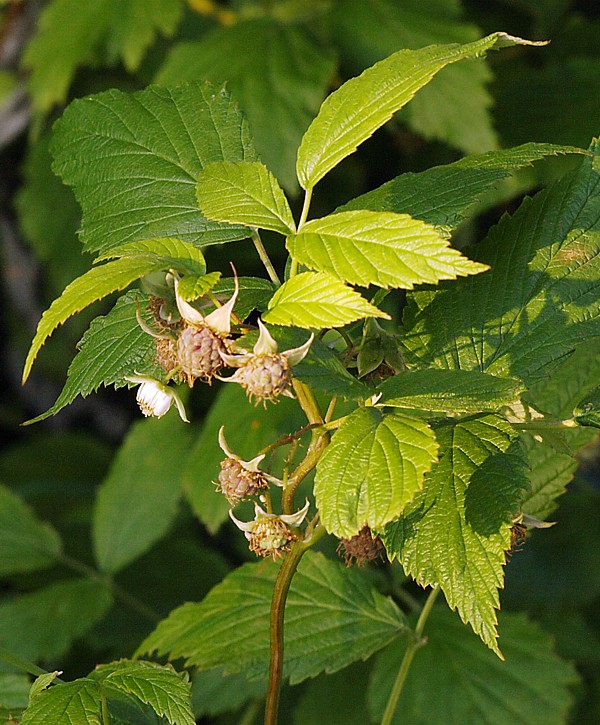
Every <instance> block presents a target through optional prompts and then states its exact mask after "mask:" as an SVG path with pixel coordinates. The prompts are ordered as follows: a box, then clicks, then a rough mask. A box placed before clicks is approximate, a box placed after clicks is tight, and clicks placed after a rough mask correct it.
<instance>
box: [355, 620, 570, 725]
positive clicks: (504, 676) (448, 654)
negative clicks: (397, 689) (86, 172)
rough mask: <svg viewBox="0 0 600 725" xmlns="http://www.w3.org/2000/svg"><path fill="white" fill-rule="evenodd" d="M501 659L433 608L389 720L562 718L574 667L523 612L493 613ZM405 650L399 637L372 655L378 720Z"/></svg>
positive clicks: (528, 721) (450, 723) (453, 722)
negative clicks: (423, 640)
mask: <svg viewBox="0 0 600 725" xmlns="http://www.w3.org/2000/svg"><path fill="white" fill-rule="evenodd" d="M499 620H500V621H499V627H500V633H501V639H500V641H501V644H502V650H503V652H504V654H505V655H506V661H505V662H501V661H500V660H498V658H497V657H494V655H493V654H492V653H491V652H490V651H489V650H486V649H485V648H484V647H482V646H481V642H479V640H478V639H477V638H476V637H475V636H474V635H473V634H472V632H470V631H469V630H468V629H466V628H465V627H464V625H463V624H462V623H461V622H460V620H459V619H458V617H456V616H455V615H453V614H452V613H451V612H449V611H448V609H447V608H446V607H434V609H433V611H432V612H431V614H430V616H429V619H428V620H427V626H426V629H425V634H426V635H427V644H426V646H425V647H423V648H422V649H420V650H419V651H418V653H417V655H416V657H415V659H414V661H413V663H412V666H411V668H410V672H409V674H408V677H407V679H406V682H405V685H404V688H403V690H402V694H401V696H400V700H399V701H398V705H397V707H396V712H395V714H394V717H393V718H392V720H391V722H392V723H393V725H400V724H401V723H402V724H403V725H404V723H407V722H410V723H411V725H463V724H464V723H481V724H482V725H484V724H485V725H513V723H514V722H515V713H518V718H519V722H522V723H524V725H538V723H544V724H546V723H547V724H548V725H561V724H562V723H564V722H565V718H566V716H567V710H568V708H569V705H570V704H571V694H570V691H569V688H570V686H571V685H572V684H574V683H575V682H576V681H577V674H576V671H575V668H574V667H573V666H572V665H571V664H569V663H567V662H564V661H563V660H561V659H559V658H558V657H557V655H556V654H555V653H554V651H553V647H552V640H551V637H550V636H549V635H548V634H547V633H546V632H544V631H543V630H542V629H541V628H540V626H539V625H538V624H536V623H534V622H531V621H528V620H527V619H526V618H525V617H524V616H523V615H515V614H505V613H501V614H500V615H499ZM403 655H404V647H403V645H402V643H399V646H398V645H393V646H391V647H388V648H387V649H386V650H385V651H384V652H382V653H381V655H380V656H379V657H378V658H377V661H376V664H375V669H374V671H373V676H372V679H371V682H370V684H369V702H370V710H371V717H372V718H374V719H375V720H379V719H380V718H381V715H382V714H383V711H384V708H385V704H386V701H387V698H388V696H389V694H390V692H391V689H392V685H393V682H394V678H395V676H396V673H397V672H398V670H399V668H400V662H401V660H402V657H403Z"/></svg>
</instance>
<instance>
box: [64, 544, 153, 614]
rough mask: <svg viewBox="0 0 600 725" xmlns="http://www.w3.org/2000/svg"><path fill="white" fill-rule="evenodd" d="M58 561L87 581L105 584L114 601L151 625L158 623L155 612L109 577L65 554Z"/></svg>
mask: <svg viewBox="0 0 600 725" xmlns="http://www.w3.org/2000/svg"><path fill="white" fill-rule="evenodd" d="M60 561H61V563H62V564H64V565H65V566H68V567H69V569H73V571H77V572H79V573H80V574H83V575H84V576H86V577H87V578H88V579H93V580H94V581H98V582H102V583H103V584H106V585H107V586H108V587H110V589H111V591H112V593H113V594H114V596H115V598H116V599H119V600H120V601H121V602H123V603H124V604H127V605H128V606H129V607H131V609H133V610H134V611H135V612H137V613H138V614H140V615H141V616H142V617H144V619H147V620H148V621H150V622H153V623H157V622H160V616H159V614H158V613H157V612H155V611H154V610H153V609H151V608H150V607H148V606H147V605H146V604H144V602H142V601H140V600H139V599H138V598H137V597H134V596H133V594H130V593H129V592H127V591H125V589H122V588H121V587H120V586H119V585H118V584H117V583H115V582H114V581H113V580H112V579H111V578H110V577H108V576H105V575H103V574H100V573H99V572H97V571H96V570H95V569H94V568H92V567H91V566H88V565H87V564H84V563H83V562H81V561H77V559H71V557H70V556H67V555H66V554H63V555H62V556H61V557H60Z"/></svg>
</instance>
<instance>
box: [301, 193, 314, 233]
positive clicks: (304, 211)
mask: <svg viewBox="0 0 600 725" xmlns="http://www.w3.org/2000/svg"><path fill="white" fill-rule="evenodd" d="M312 192H313V190H312V189H307V190H306V191H305V192H304V203H303V205H302V211H301V212H300V221H299V222H298V231H300V230H301V229H302V227H303V226H304V225H305V224H306V220H307V219H308V210H309V209H310V202H311V199H312Z"/></svg>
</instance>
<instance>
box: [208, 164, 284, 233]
mask: <svg viewBox="0 0 600 725" xmlns="http://www.w3.org/2000/svg"><path fill="white" fill-rule="evenodd" d="M196 194H197V196H198V203H199V204H200V210H201V211H202V213H203V214H204V216H205V217H206V218H207V219H214V220H215V221H218V222H231V223H232V224H245V225H246V226H249V227H258V228H260V229H271V230H272V231H274V232H279V233H280V234H289V233H290V232H293V231H295V229H296V225H295V224H294V217H293V216H292V210H291V209H290V206H289V204H288V201H287V199H286V198H285V194H284V193H283V190H282V189H281V187H280V186H279V184H278V183H277V179H276V178H275V177H274V176H273V174H272V173H271V172H270V171H269V169H267V167H266V166H265V165H264V164H261V163H260V161H244V162H238V163H234V162H232V161H221V162H217V163H214V164H208V165H207V166H206V167H205V168H204V169H203V170H202V171H201V172H200V175H199V177H198V186H197V189H196Z"/></svg>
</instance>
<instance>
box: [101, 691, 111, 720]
mask: <svg viewBox="0 0 600 725" xmlns="http://www.w3.org/2000/svg"><path fill="white" fill-rule="evenodd" d="M100 701H101V702H102V725H110V713H109V712H108V702H107V700H106V693H105V692H102V693H101V694H100Z"/></svg>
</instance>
